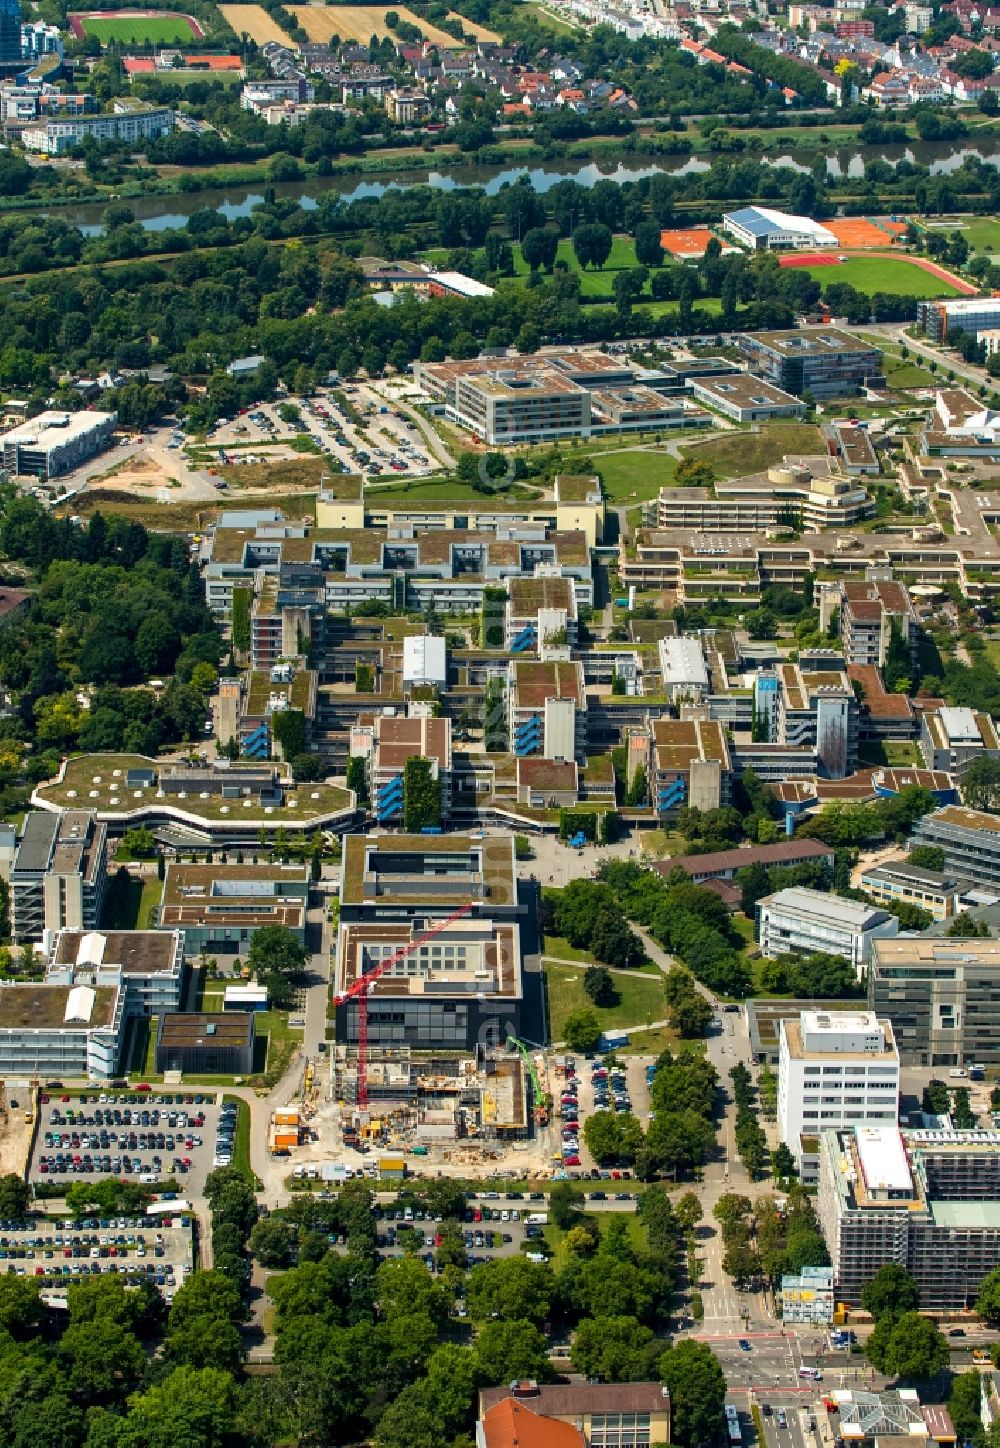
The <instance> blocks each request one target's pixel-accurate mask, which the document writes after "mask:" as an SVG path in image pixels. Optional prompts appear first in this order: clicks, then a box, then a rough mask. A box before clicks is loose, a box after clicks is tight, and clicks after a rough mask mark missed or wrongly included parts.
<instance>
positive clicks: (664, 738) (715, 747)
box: [653, 719, 729, 771]
mask: <svg viewBox="0 0 1000 1448" xmlns="http://www.w3.org/2000/svg"><path fill="white" fill-rule="evenodd" d="M653 748H654V751H655V754H656V767H657V769H658V770H667V771H669V770H685V769H690V767H691V765H692V764H694V763H696V762H697V761H699V760H718V761H719V763H720V764H721V765H722V767H723V769H728V768H729V745H728V744H727V742H726V734H725V730H724V728H723V726H722V724H721V723H719V722H718V721H717V720H715V719H704V720H696V719H657V720H656V721H655V722H654V724H653Z"/></svg>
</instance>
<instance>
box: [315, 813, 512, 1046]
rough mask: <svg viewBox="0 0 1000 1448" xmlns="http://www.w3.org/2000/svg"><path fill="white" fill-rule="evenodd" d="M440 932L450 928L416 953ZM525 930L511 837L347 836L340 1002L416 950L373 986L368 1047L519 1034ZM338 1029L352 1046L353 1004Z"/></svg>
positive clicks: (464, 1042)
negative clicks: (435, 931)
mask: <svg viewBox="0 0 1000 1448" xmlns="http://www.w3.org/2000/svg"><path fill="white" fill-rule="evenodd" d="M470 902H471V905H470ZM462 907H469V908H468V909H467V910H466V911H465V913H464V914H462V915H460V916H459V917H458V918H455V919H451V920H450V923H449V924H446V925H445V924H444V922H446V921H448V920H449V919H450V918H451V917H453V916H455V914H456V912H457V911H459V910H460V909H462ZM436 925H443V926H444V928H442V929H441V930H440V932H439V933H438V934H436V935H435V936H434V938H433V939H430V940H425V941H424V942H423V943H420V944H418V943H417V942H418V941H419V940H420V938H421V937H422V936H424V935H426V933H427V931H428V930H429V929H432V928H434V927H435V926H436ZM520 930H521V925H520V905H519V899H518V891H517V878H516V871H515V866H514V839H513V836H512V835H499V836H498V835H490V836H486V837H483V838H476V839H472V838H469V837H468V836H464V835H446V836H442V837H440V838H433V839H431V838H428V837H426V836H423V835H390V836H384V835H383V836H377V837H376V836H371V835H347V836H346V837H345V839H344V858H343V862H342V866H341V883H340V927H339V935H338V944H337V956H336V981H335V984H336V994H337V996H338V998H341V997H343V995H344V993H345V992H346V991H348V990H349V989H350V987H351V986H353V985H354V984H355V983H356V982H357V981H358V980H360V979H361V978H362V977H363V976H365V975H366V974H368V973H369V972H370V971H372V970H373V969H374V968H375V967H376V966H379V965H380V964H381V963H382V962H384V961H386V960H388V959H391V958H392V957H394V956H397V955H399V953H400V952H401V951H405V949H406V947H407V946H414V947H415V948H414V949H413V950H411V951H409V952H407V953H405V954H404V955H402V956H401V958H400V959H398V960H396V961H395V963H394V964H393V965H391V966H390V967H389V968H388V970H387V971H386V972H385V973H384V974H383V975H381V976H380V977H379V978H378V979H377V980H376V981H375V982H374V984H373V985H372V986H371V987H370V989H369V994H368V1039H369V1042H370V1043H371V1044H372V1045H375V1046H411V1047H413V1048H415V1049H418V1050H447V1049H450V1050H456V1051H459V1050H460V1051H468V1050H470V1049H473V1048H474V1047H475V1046H476V1045H477V1044H479V1045H483V1044H488V1043H493V1044H500V1043H502V1042H503V1041H504V1040H505V1038H506V1036H507V1034H509V1033H513V1034H514V1035H518V1034H519V1033H520V1032H519V1026H520V1016H521V1003H522V997H523V984H522V969H521V935H520ZM336 1028H337V1040H338V1041H343V1042H347V1043H354V1044H356V1043H357V1039H358V1007H357V1001H356V999H351V1000H341V1001H340V1003H339V1004H338V1005H337V1027H336Z"/></svg>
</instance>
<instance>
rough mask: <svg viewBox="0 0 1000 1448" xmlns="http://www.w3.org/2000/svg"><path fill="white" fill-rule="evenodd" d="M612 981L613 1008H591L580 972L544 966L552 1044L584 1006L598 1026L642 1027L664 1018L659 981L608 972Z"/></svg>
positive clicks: (566, 968)
mask: <svg viewBox="0 0 1000 1448" xmlns="http://www.w3.org/2000/svg"><path fill="white" fill-rule="evenodd" d="M611 975H612V978H613V980H614V983H615V987H616V989H617V991H618V1001H617V1002H616V1004H615V1005H613V1006H594V1005H593V1002H592V1001H591V999H590V997H589V996H588V994H587V992H586V991H585V990H584V988H583V976H584V972H583V971H582V970H580V969H579V968H578V967H576V966H572V965H553V964H551V962H549V963H547V964H546V965H545V988H546V994H547V996H548V1016H549V1034H550V1036H551V1038H552V1040H554V1041H560V1040H562V1033H563V1030H564V1029H565V1026H566V1017H567V1016H568V1015H570V1014H571V1013H572V1012H573V1011H577V1010H580V1009H581V1008H582V1007H584V1006H589V1007H592V1008H593V1009H594V1010H595V1011H596V1012H597V1016H598V1019H599V1020H600V1022H601V1025H602V1027H604V1026H613V1027H624V1028H627V1027H629V1026H646V1025H647V1024H648V1023H650V1022H652V1021H662V1020H663V1019H664V1017H665V1016H666V1012H667V1003H666V1001H665V999H664V995H663V978H662V976H660V975H659V974H657V975H655V976H653V975H649V976H645V975H634V974H628V973H623V972H622V971H612V972H611Z"/></svg>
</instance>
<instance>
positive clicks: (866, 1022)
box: [778, 1010, 899, 1183]
mask: <svg viewBox="0 0 1000 1448" xmlns="http://www.w3.org/2000/svg"><path fill="white" fill-rule="evenodd" d="M778 1033H779V1047H778V1127H779V1130H780V1132H781V1139H782V1141H783V1142H784V1143H785V1145H786V1146H787V1147H788V1149H789V1151H790V1152H791V1153H792V1155H793V1156H794V1157H795V1159H796V1164H797V1166H798V1169H799V1172H800V1176H801V1180H802V1181H804V1182H809V1183H815V1182H816V1181H817V1180H818V1168H819V1163H818V1158H817V1155H816V1151H815V1138H816V1136H817V1135H818V1134H819V1132H820V1131H829V1130H834V1129H840V1128H842V1127H847V1126H853V1125H854V1124H855V1123H857V1124H859V1125H862V1124H864V1125H884V1124H886V1123H891V1124H895V1122H896V1121H897V1120H898V1110H899V1052H898V1051H897V1049H896V1043H895V1040H894V1038H893V1034H892V1026H891V1025H890V1024H889V1022H888V1021H880V1020H879V1019H878V1018H877V1017H876V1015H875V1014H874V1012H872V1011H833V1012H829V1011H817V1010H811V1011H801V1012H800V1014H799V1016H798V1019H797V1020H782V1021H780V1022H779V1024H778ZM804 1138H805V1139H806V1144H805V1146H804V1145H803V1139H804Z"/></svg>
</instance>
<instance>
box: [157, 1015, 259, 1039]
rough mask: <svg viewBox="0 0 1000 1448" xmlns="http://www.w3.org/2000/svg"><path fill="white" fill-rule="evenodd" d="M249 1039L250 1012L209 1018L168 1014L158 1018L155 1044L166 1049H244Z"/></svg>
mask: <svg viewBox="0 0 1000 1448" xmlns="http://www.w3.org/2000/svg"><path fill="white" fill-rule="evenodd" d="M253 1036H254V1015H253V1011H224V1012H217V1013H213V1014H199V1013H192V1012H181V1011H168V1012H167V1013H166V1014H164V1015H163V1016H161V1017H160V1030H159V1035H158V1036H157V1042H156V1043H157V1045H158V1046H166V1047H168V1048H180V1047H192V1046H247V1045H249V1044H250V1042H251V1041H252V1040H253Z"/></svg>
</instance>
